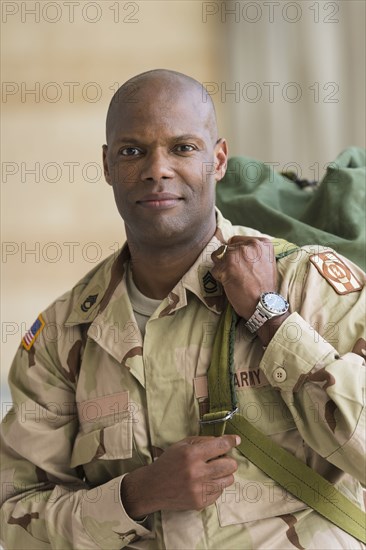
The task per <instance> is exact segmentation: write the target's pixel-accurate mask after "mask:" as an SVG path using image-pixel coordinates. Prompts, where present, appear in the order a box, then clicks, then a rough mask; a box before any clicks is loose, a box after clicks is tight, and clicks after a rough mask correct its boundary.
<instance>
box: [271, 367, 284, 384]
mask: <svg viewBox="0 0 366 550" xmlns="http://www.w3.org/2000/svg"><path fill="white" fill-rule="evenodd" d="M273 378H274V379H275V380H276V382H284V381H285V380H286V378H287V373H286V371H285V369H284V368H282V367H278V368H277V369H275V370H274V371H273Z"/></svg>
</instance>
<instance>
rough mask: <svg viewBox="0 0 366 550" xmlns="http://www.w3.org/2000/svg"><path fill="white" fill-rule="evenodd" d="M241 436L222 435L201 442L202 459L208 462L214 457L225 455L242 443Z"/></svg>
mask: <svg viewBox="0 0 366 550" xmlns="http://www.w3.org/2000/svg"><path fill="white" fill-rule="evenodd" d="M240 441H241V439H240V437H239V436H238V435H222V436H220V437H214V438H213V439H210V440H207V441H205V442H202V443H201V444H200V447H201V449H200V450H201V453H202V454H201V456H202V459H203V460H204V461H205V462H207V461H208V460H211V459H212V458H217V457H219V456H222V455H225V454H226V453H228V452H229V451H231V449H233V448H234V447H236V446H237V445H239V444H240Z"/></svg>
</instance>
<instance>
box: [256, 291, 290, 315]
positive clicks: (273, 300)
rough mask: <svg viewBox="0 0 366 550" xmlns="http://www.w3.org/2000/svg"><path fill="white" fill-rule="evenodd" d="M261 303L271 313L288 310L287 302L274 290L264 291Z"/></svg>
mask: <svg viewBox="0 0 366 550" xmlns="http://www.w3.org/2000/svg"><path fill="white" fill-rule="evenodd" d="M262 303H263V305H264V306H265V307H266V308H267V309H269V311H270V312H271V313H286V311H287V310H288V303H287V302H286V300H285V299H284V298H283V297H282V296H281V295H280V294H277V293H276V292H265V293H264V294H263V295H262Z"/></svg>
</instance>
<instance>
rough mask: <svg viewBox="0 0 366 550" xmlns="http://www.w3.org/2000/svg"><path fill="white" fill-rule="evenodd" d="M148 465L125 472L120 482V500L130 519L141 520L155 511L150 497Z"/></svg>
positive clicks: (156, 508) (155, 507) (155, 508)
mask: <svg viewBox="0 0 366 550" xmlns="http://www.w3.org/2000/svg"><path fill="white" fill-rule="evenodd" d="M148 470H149V466H142V467H141V468H138V469H137V470H134V471H133V472H130V473H129V474H127V475H126V476H125V477H124V478H123V480H122V483H121V500H122V504H123V507H124V509H125V510H126V513H127V514H128V515H129V516H130V518H131V519H133V520H134V521H137V522H141V521H143V520H144V519H146V516H148V515H149V514H151V513H153V512H156V511H157V510H158V509H159V507H158V505H156V506H154V503H153V499H152V498H151V488H152V484H151V479H149V476H148Z"/></svg>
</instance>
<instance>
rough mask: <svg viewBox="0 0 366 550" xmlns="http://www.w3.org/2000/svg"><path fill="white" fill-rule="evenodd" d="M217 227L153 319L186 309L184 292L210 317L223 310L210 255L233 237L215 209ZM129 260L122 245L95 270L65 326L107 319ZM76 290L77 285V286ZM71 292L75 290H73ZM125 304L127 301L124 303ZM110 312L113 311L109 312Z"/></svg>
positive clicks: (121, 291) (123, 287)
mask: <svg viewBox="0 0 366 550" xmlns="http://www.w3.org/2000/svg"><path fill="white" fill-rule="evenodd" d="M216 220H217V227H216V232H215V234H214V236H213V237H212V239H211V240H210V242H209V243H208V244H207V245H206V246H205V248H204V249H203V250H202V252H201V253H200V255H199V257H198V258H197V260H196V261H195V263H194V264H193V265H192V266H191V268H190V269H189V270H188V271H187V273H185V274H184V275H183V277H182V279H181V280H180V281H179V282H178V283H177V285H176V286H175V287H174V288H173V290H172V291H171V292H170V293H169V296H167V297H166V298H165V299H164V300H163V301H162V303H161V305H160V306H159V308H158V309H157V311H156V312H155V313H154V317H155V316H156V317H163V316H166V315H170V314H172V313H173V312H174V311H177V310H178V309H181V308H182V307H185V306H186V305H187V291H189V292H191V293H193V294H195V295H196V296H197V298H198V299H199V300H200V301H201V302H202V303H203V304H204V305H205V306H206V307H207V308H208V309H210V310H211V311H213V312H214V313H217V314H219V313H221V312H222V310H223V309H224V307H225V300H226V298H225V295H224V291H223V288H222V286H221V284H220V283H218V282H217V281H216V280H215V279H214V277H213V276H212V274H211V269H212V267H213V262H212V260H211V254H212V252H214V251H215V250H217V248H219V247H220V246H221V245H222V244H223V243H225V242H227V240H228V239H229V238H230V237H232V236H233V234H234V232H233V226H232V225H231V223H230V222H229V221H228V220H226V219H225V218H224V217H223V216H222V214H221V213H220V211H219V210H218V209H216ZM129 259H130V251H129V248H128V244H127V243H125V244H124V246H123V247H122V249H121V250H120V252H119V253H117V255H116V254H114V255H111V256H109V257H108V258H107V259H106V260H104V261H103V262H102V263H101V264H99V266H97V267H96V268H95V269H94V270H93V271H92V272H91V274H89V276H86V278H84V279H83V280H82V281H81V283H83V282H84V281H85V279H87V283H86V286H85V288H84V290H83V291H82V292H81V294H80V296H79V297H78V298H77V300H76V302H75V304H74V307H73V309H72V311H71V314H70V315H69V317H68V318H67V320H66V322H65V325H66V326H73V325H77V324H83V323H88V324H89V323H92V322H93V321H94V320H95V318H96V317H97V316H98V315H101V314H102V313H103V318H104V317H109V315H108V311H107V310H108V309H110V308H111V307H112V305H111V304H113V302H115V301H116V300H117V299H120V298H122V296H123V295H125V294H126V293H127V289H126V277H125V271H126V269H125V267H126V266H125V264H126V262H127V261H128V260H129ZM77 286H78V285H77ZM76 288H77V287H76ZM76 288H75V289H76ZM128 302H129V300H128ZM113 309H114V308H113Z"/></svg>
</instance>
